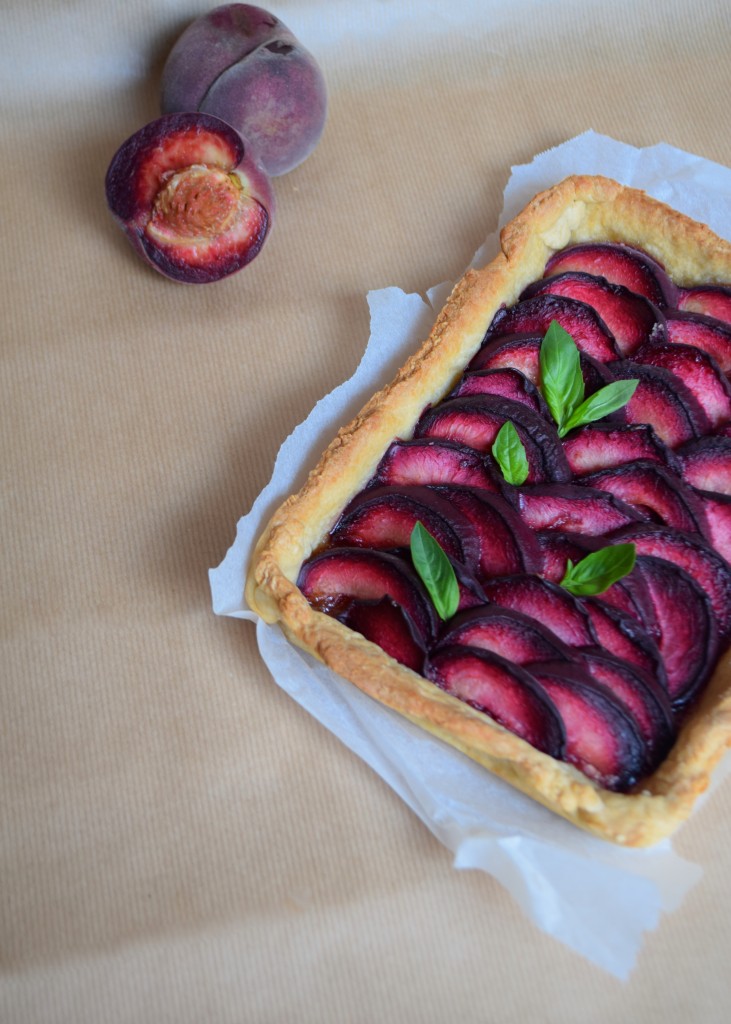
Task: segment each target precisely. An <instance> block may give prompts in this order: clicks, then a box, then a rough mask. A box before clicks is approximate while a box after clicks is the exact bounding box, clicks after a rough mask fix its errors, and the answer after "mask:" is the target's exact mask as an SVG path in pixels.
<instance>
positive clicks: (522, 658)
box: [439, 604, 573, 665]
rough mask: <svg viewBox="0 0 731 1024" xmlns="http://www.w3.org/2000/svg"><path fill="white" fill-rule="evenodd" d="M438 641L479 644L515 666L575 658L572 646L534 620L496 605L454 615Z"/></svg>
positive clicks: (469, 645)
mask: <svg viewBox="0 0 731 1024" xmlns="http://www.w3.org/2000/svg"><path fill="white" fill-rule="evenodd" d="M439 644H440V646H450V645H452V644H460V645H461V646H463V647H480V648H482V649H483V650H486V651H492V652H493V653H494V654H499V655H500V656H501V657H502V658H506V659H507V660H508V661H512V662H514V663H515V664H516V665H526V664H528V663H530V662H531V661H551V660H553V661H556V660H558V661H561V660H563V661H569V660H571V659H572V658H573V654H572V652H571V649H570V648H569V647H568V646H567V645H566V644H564V643H562V641H561V640H559V638H558V637H557V636H556V635H555V633H552V632H551V631H550V630H549V629H546V627H545V626H542V625H541V624H540V623H539V622H536V620H535V619H531V618H529V617H528V616H527V615H523V614H522V613H521V612H517V611H515V610H513V609H511V608H501V607H500V606H499V605H494V604H491V605H484V606H483V607H482V608H474V609H471V610H470V611H468V612H465V613H464V614H462V615H458V616H455V618H454V619H452V621H451V623H450V626H449V629H448V630H447V631H446V632H445V633H443V634H442V636H441V637H440V640H439Z"/></svg>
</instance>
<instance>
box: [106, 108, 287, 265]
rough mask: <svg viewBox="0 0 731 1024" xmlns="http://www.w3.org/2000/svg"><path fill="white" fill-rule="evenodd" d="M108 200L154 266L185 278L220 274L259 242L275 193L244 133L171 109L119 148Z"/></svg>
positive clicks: (210, 118)
mask: <svg viewBox="0 0 731 1024" xmlns="http://www.w3.org/2000/svg"><path fill="white" fill-rule="evenodd" d="M106 196H107V203H108V205H109V208H110V210H111V212H112V214H113V216H114V217H115V219H116V220H117V222H118V223H119V225H120V227H121V228H122V229H123V231H125V233H126V234H127V237H128V238H129V240H130V241H131V242H132V244H133V246H134V247H135V249H136V250H137V251H138V252H139V254H140V255H141V256H143V258H144V259H146V260H147V261H148V262H149V263H150V264H151V265H152V266H153V267H155V269H156V270H159V271H160V273H162V274H165V275H166V276H167V277H170V278H172V279H173V280H176V281H180V282H183V283H185V284H205V283H208V282H211V281H217V280H219V279H220V278H222V277H225V276H227V275H228V274H232V273H234V272H235V271H237V270H240V269H241V268H242V267H244V266H246V264H247V263H249V262H250V261H251V260H252V259H254V257H255V256H256V255H257V254H258V253H259V251H260V250H261V247H262V245H263V244H264V240H265V238H266V236H267V233H268V231H269V227H270V221H271V216H272V213H273V210H274V197H273V193H272V191H271V187H270V185H269V181H268V179H267V177H266V175H265V174H264V173H263V171H262V170H261V169H260V168H259V167H258V165H256V164H255V163H253V161H251V160H250V159H249V157H248V156H245V152H244V142H243V140H242V139H241V136H240V135H239V134H238V133H237V132H236V131H234V129H233V128H232V127H231V126H230V125H228V124H227V123H226V122H225V121H221V120H220V119H219V118H217V117H213V116H212V115H210V114H199V113H180V114H168V115H166V116H164V117H161V118H158V119H157V120H156V121H153V122H151V123H150V124H148V125H146V126H145V127H144V128H142V129H140V131H138V132H136V133H135V134H134V135H132V136H131V137H130V138H129V139H127V141H126V142H125V143H123V145H122V146H121V147H120V148H119V150H118V151H117V153H116V154H115V156H114V157H113V159H112V162H111V164H110V166H109V170H108V171H107V177H106Z"/></svg>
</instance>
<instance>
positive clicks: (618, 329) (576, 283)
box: [521, 271, 661, 356]
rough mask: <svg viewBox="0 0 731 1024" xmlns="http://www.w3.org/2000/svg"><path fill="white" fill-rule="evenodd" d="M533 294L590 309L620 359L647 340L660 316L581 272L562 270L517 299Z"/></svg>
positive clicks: (643, 301)
mask: <svg viewBox="0 0 731 1024" xmlns="http://www.w3.org/2000/svg"><path fill="white" fill-rule="evenodd" d="M536 295H564V296H566V297H567V298H570V299H578V300H579V301H580V302H584V303H586V305H587V306H591V308H592V309H594V310H596V312H597V313H598V315H599V317H600V318H601V320H602V322H603V323H604V324H606V326H607V328H608V329H609V331H610V332H611V333H612V334H613V335H614V339H615V341H616V342H617V347H618V349H619V351H620V352H621V353H622V355H623V356H628V355H631V354H632V353H633V352H634V351H635V350H636V349H638V348H639V347H640V345H641V344H642V343H643V342H644V341H646V340H647V338H648V337H649V336H650V331H651V330H652V328H653V327H655V326H656V324H657V323H658V322H659V320H660V316H661V314H660V312H659V310H658V309H657V307H656V306H653V304H652V303H651V302H650V301H649V300H648V299H646V298H645V297H644V296H642V295H638V294H637V293H636V292H632V291H630V290H629V288H625V287H624V286H623V285H619V284H610V283H609V281H607V280H605V279H604V278H601V277H595V276H593V275H591V274H586V273H583V272H581V271H565V272H564V273H561V274H557V275H555V276H552V277H550V278H548V279H546V280H543V281H536V282H535V283H534V284H532V285H530V287H529V288H527V289H526V290H525V291H524V292H523V294H522V295H521V299H529V298H533V297H534V296H536Z"/></svg>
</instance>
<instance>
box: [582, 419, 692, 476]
mask: <svg viewBox="0 0 731 1024" xmlns="http://www.w3.org/2000/svg"><path fill="white" fill-rule="evenodd" d="M563 448H564V451H565V453H566V458H567V459H568V461H569V466H570V467H571V471H572V472H573V474H574V476H577V477H583V476H585V475H587V474H589V473H594V472H596V471H597V470H601V469H610V468H612V467H614V466H621V465H624V464H625V463H627V462H635V461H637V460H639V459H643V460H650V461H652V462H658V463H661V464H665V465H670V466H674V465H675V462H674V459H673V455H672V452H671V450H670V449H669V448H668V447H667V445H666V444H664V443H663V442H662V441H661V440H660V438H659V437H658V436H657V434H656V433H655V431H654V430H653V428H652V427H651V426H650V425H649V424H648V423H632V424H614V423H606V422H599V423H587V424H586V425H585V426H583V427H579V428H578V429H577V430H572V431H571V433H570V434H568V435H567V436H566V437H565V438H564V441H563Z"/></svg>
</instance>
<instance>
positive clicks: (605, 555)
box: [246, 177, 731, 846]
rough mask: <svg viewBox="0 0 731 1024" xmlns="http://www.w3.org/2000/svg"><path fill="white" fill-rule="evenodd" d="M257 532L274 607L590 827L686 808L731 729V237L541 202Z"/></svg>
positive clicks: (382, 695) (261, 596) (636, 214)
mask: <svg viewBox="0 0 731 1024" xmlns="http://www.w3.org/2000/svg"><path fill="white" fill-rule="evenodd" d="M501 250H502V251H501V253H500V255H499V256H498V257H497V258H496V259H495V260H493V261H492V262H491V263H490V264H488V266H486V267H485V268H484V269H482V270H479V271H468V272H467V274H466V275H465V276H464V278H463V279H462V280H461V281H460V282H459V283H458V284H457V286H456V287H455V288H454V290H453V291H452V293H451V295H450V297H449V299H448V301H447V303H446V305H445V307H444V309H443V310H442V312H441V313H440V314H439V317H438V318H437V321H436V323H435V325H434V328H433V330H432V332H431V334H430V336H429V338H428V339H427V340H426V341H425V342H424V344H423V345H422V346H421V348H420V349H419V351H418V352H416V353H415V354H414V355H413V356H412V357H411V359H410V360H409V361H408V362H407V363H406V364H405V365H404V367H403V368H402V369H401V371H400V372H399V373H398V375H397V377H396V378H395V380H394V381H393V382H392V383H391V384H389V385H388V386H387V387H385V388H384V389H382V390H381V391H380V392H378V394H376V395H374V396H373V397H372V398H371V400H370V401H369V402H368V403H367V404H366V406H365V407H364V408H363V410H362V411H361V412H360V414H359V415H358V416H357V417H356V418H355V419H354V420H353V421H352V422H351V423H350V424H348V425H347V426H345V427H343V428H342V429H341V431H340V432H339V433H338V435H337V437H336V438H335V439H334V441H333V442H332V443H331V444H330V446H329V447H328V448H327V450H326V451H325V453H324V454H323V456H322V458H321V460H320V462H319V463H318V465H317V466H316V467H315V469H314V470H313V471H312V473H311V474H310V476H309V478H308V480H307V483H306V484H305V486H304V487H303V488H302V490H301V491H300V492H299V493H298V494H296V495H293V496H292V497H290V498H289V499H288V500H287V501H286V502H285V503H284V504H283V505H282V506H281V508H280V509H279V510H278V511H277V512H276V513H275V515H274V516H273V518H272V520H271V521H270V523H269V524H268V526H267V527H266V529H265V531H264V533H263V534H262V536H261V538H260V539H259V542H258V544H257V547H256V551H255V554H254V557H253V559H252V562H251V565H250V569H249V575H248V579H247V586H246V597H247V601H248V603H249V605H250V607H251V608H252V609H253V610H254V611H256V612H257V613H258V614H260V615H261V616H262V618H264V619H265V620H266V621H269V622H274V621H279V622H280V623H281V624H282V626H283V628H284V631H285V633H286V635H287V636H288V637H289V638H290V639H291V640H293V641H294V642H295V643H297V644H298V645H300V646H301V647H303V648H304V649H306V650H308V651H310V652H312V653H313V654H315V655H316V656H317V657H318V658H319V659H321V660H322V661H323V662H324V663H325V664H327V665H328V666H329V667H331V668H332V669H334V670H335V671H336V672H338V673H339V674H340V675H341V676H343V677H345V678H346V679H348V680H350V681H351V682H352V683H354V684H355V685H356V686H358V687H359V688H360V689H362V690H364V691H365V692H366V693H368V694H369V695H371V696H372V697H374V698H375V699H377V700H379V701H381V702H383V703H384V704H386V705H388V706H390V707H392V708H394V709H395V710H397V711H399V712H400V713H402V714H403V715H405V716H406V717H407V718H409V719H411V720H412V721H414V722H416V723H418V724H419V725H421V726H422V727H424V728H425V729H427V730H429V731H430V732H431V733H433V734H435V735H436V736H438V737H440V738H441V739H443V740H445V741H446V742H448V743H450V744H451V745H453V746H454V747H456V748H457V749H459V750H461V751H463V752H464V753H466V754H468V755H469V756H470V757H471V758H473V759H474V760H476V761H478V762H479V763H480V764H482V765H484V766H485V767H486V768H488V769H490V770H491V771H493V772H494V773H495V774H497V775H499V776H500V777H502V778H503V779H505V780H507V781H508V782H510V783H511V784H512V785H514V786H516V787H517V788H518V789H520V790H522V791H523V792H525V793H527V794H528V795H530V796H531V797H533V798H534V799H536V800H538V801H539V802H540V803H542V804H544V805H545V806H547V807H549V808H550V809H552V810H553V811H555V812H556V813H558V814H560V815H562V816H563V817H564V818H567V819H568V820H570V821H572V822H574V823H575V824H577V825H579V826H581V827H583V828H585V829H587V830H589V831H590V832H593V833H594V834H597V835H599V836H601V837H603V838H605V839H609V840H612V841H615V842H617V843H621V844H624V845H628V846H646V845H649V844H652V843H654V842H656V841H658V840H659V839H661V838H663V837H664V836H666V835H668V834H669V833H670V832H672V830H673V829H674V828H675V827H676V826H677V825H678V824H680V823H681V822H682V821H683V820H684V819H685V818H686V817H687V816H688V814H689V813H690V812H691V810H692V807H693V805H694V802H695V800H696V799H697V797H698V796H699V795H700V794H701V793H702V792H704V791H705V789H706V788H707V786H708V784H709V780H710V777H711V773H712V771H713V768H714V766H715V765H716V763H717V762H718V760H719V759H720V757H721V755H722V754H723V752H724V750H725V749H726V748H727V747H728V746H729V745H731V666H729V660H728V654H727V651H728V646H729V638H730V637H731V564H730V560H731V385H730V384H729V375H731V244H729V243H728V242H726V241H724V240H722V239H721V238H719V237H718V236H716V235H714V234H713V233H712V232H711V231H710V230H709V229H708V228H706V227H705V226H704V225H701V224H699V223H697V222H695V221H693V220H691V219H689V218H687V217H685V216H683V215H681V214H679V213H677V212H676V211H674V210H672V209H671V208H669V207H668V206H666V205H664V204H662V203H659V202H658V201H656V200H653V199H651V198H649V197H648V196H647V195H646V194H645V193H643V192H640V191H638V190H636V189H630V188H626V187H623V186H621V185H619V184H617V183H616V182H614V181H611V180H609V179H606V178H601V177H571V178H568V179H566V180H565V181H563V182H561V183H560V184H558V185H556V186H555V187H553V188H551V189H549V190H547V191H546V192H543V193H541V194H539V195H538V196H536V197H535V198H534V199H533V200H532V201H531V202H530V203H529V204H528V206H527V207H526V208H525V209H524V210H523V212H522V213H520V214H519V215H518V216H517V217H516V218H515V219H514V220H513V221H512V222H511V223H510V224H508V225H507V226H506V227H505V228H504V230H503V231H502V234H501Z"/></svg>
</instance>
